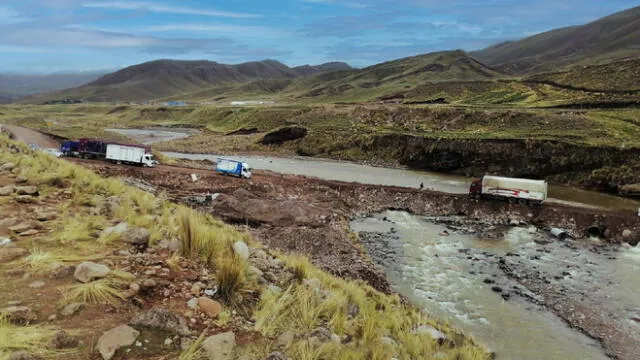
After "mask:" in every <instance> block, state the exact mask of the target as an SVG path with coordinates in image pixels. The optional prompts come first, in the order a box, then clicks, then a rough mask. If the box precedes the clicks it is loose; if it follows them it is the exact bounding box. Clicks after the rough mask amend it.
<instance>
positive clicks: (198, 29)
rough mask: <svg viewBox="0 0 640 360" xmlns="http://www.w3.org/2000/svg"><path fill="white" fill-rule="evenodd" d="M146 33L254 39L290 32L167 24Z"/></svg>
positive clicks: (269, 29)
mask: <svg viewBox="0 0 640 360" xmlns="http://www.w3.org/2000/svg"><path fill="white" fill-rule="evenodd" d="M144 31H146V32H174V31H180V32H191V33H206V34H209V35H217V34H220V35H222V34H224V35H240V36H246V37H255V38H280V37H286V36H290V35H291V32H289V31H285V30H280V29H275V28H271V27H266V26H242V25H227V24H167V25H158V26H150V27H147V28H145V29H144Z"/></svg>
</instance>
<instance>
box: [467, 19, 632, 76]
mask: <svg viewBox="0 0 640 360" xmlns="http://www.w3.org/2000/svg"><path fill="white" fill-rule="evenodd" d="M638 44H640V7H635V8H632V9H629V10H626V11H622V12H619V13H617V14H613V15H611V16H607V17H605V18H602V19H600V20H597V21H594V22H591V23H589V24H586V25H582V26H574V27H568V28H562V29H556V30H552V31H549V32H545V33H542V34H538V35H534V36H531V37H528V38H525V39H522V40H519V41H512V42H506V43H501V44H497V45H494V46H491V47H489V48H486V49H484V50H481V51H477V52H473V53H472V54H471V55H472V56H473V57H474V58H476V59H478V60H480V61H482V62H484V63H486V64H489V65H492V66H494V67H496V68H498V69H501V70H502V71H506V72H509V73H513V74H524V73H531V72H541V71H550V70H557V69H559V68H563V67H565V66H567V65H573V64H584V65H586V64H593V63H598V62H606V61H611V60H615V59H624V58H631V57H637V56H638V55H640V47H638Z"/></svg>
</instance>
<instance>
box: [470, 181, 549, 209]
mask: <svg viewBox="0 0 640 360" xmlns="http://www.w3.org/2000/svg"><path fill="white" fill-rule="evenodd" d="M547 188H548V185H547V182H546V181H544V180H530V179H516V178H508V177H498V176H484V177H482V178H481V179H475V180H473V182H472V183H471V187H470V188H469V195H471V196H472V197H475V198H478V199H479V198H488V199H500V200H507V201H509V202H510V203H516V202H517V203H519V204H523V205H526V204H541V203H542V202H543V201H545V200H546V199H547Z"/></svg>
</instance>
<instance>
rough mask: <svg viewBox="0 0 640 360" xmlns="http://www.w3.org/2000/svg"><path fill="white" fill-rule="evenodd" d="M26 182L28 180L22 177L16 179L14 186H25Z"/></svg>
mask: <svg viewBox="0 0 640 360" xmlns="http://www.w3.org/2000/svg"><path fill="white" fill-rule="evenodd" d="M27 181H29V179H27V178H26V177H24V176H18V177H16V184H25V183H26V182H27Z"/></svg>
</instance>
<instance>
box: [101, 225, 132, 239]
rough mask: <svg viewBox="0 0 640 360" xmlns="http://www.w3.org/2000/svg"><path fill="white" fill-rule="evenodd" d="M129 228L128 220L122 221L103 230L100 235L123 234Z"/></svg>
mask: <svg viewBox="0 0 640 360" xmlns="http://www.w3.org/2000/svg"><path fill="white" fill-rule="evenodd" d="M128 229H129V224H127V223H126V222H121V223H119V224H118V225H116V226H111V227H108V228H105V229H104V230H102V232H101V233H100V237H107V236H111V235H122V234H124V233H125V232H127V230H128Z"/></svg>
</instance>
